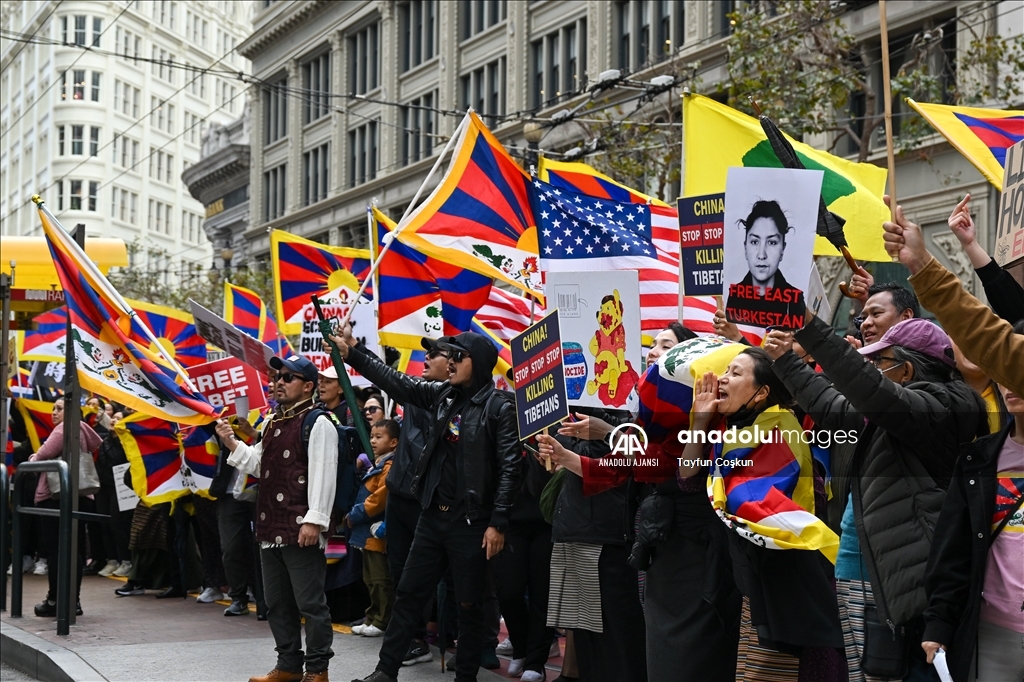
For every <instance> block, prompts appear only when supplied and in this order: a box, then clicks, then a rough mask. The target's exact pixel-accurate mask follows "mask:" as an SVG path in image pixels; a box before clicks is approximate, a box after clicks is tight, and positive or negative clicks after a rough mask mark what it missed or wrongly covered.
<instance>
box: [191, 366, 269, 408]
mask: <svg viewBox="0 0 1024 682" xmlns="http://www.w3.org/2000/svg"><path fill="white" fill-rule="evenodd" d="M188 373H189V376H190V377H191V378H192V382H193V383H195V385H196V388H197V389H198V390H199V392H200V393H202V394H203V395H204V396H205V397H206V399H207V400H209V401H210V404H211V405H213V406H214V407H220V406H222V405H224V406H227V409H226V410H225V411H224V413H223V414H222V415H221V416H223V417H227V416H229V415H232V414H235V413H236V411H235V403H236V401H238V400H239V399H240V398H245V399H246V401H247V403H248V407H247V409H246V410H245V412H244V413H243V414H242V416H243V417H245V416H246V415H248V414H249V410H250V409H259V408H263V407H266V406H267V398H266V395H265V394H264V392H263V379H262V378H261V377H260V375H259V372H257V371H256V370H255V369H254V368H252V367H250V366H249V365H247V364H245V363H244V362H242V361H241V360H239V359H238V358H224V359H222V360H214V361H213V362H206V363H203V364H202V365H196V366H195V367H192V368H191V369H190V370H189V371H188Z"/></svg>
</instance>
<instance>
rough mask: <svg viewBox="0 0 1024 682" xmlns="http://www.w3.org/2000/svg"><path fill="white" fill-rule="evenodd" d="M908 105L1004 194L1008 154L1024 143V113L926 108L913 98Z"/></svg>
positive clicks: (933, 105) (938, 105)
mask: <svg viewBox="0 0 1024 682" xmlns="http://www.w3.org/2000/svg"><path fill="white" fill-rule="evenodd" d="M907 104H909V105H910V106H911V107H912V108H913V109H914V111H916V112H917V113H919V114H921V116H922V117H924V119H925V120H926V121H928V123H930V124H931V125H932V127H933V128H935V130H937V131H939V133H941V134H942V136H943V137H944V138H946V139H947V140H949V143H950V144H951V145H953V147H954V148H955V149H956V150H957V151H958V152H960V153H961V154H963V155H964V157H965V158H966V159H967V160H968V161H970V162H971V163H972V164H974V167H975V168H977V169H978V170H979V171H980V172H981V174H982V175H984V176H985V179H986V180H988V181H989V182H991V183H992V184H993V185H995V186H996V189H998V190H1000V191H1002V189H1003V166H1005V165H1006V150H1007V149H1009V148H1010V147H1012V146H1013V145H1015V144H1016V143H1018V142H1020V141H1021V140H1024V111H1004V110H1001V109H980V108H977V107H955V106H949V105H946V104H926V103H923V102H915V101H914V100H912V99H910V98H907Z"/></svg>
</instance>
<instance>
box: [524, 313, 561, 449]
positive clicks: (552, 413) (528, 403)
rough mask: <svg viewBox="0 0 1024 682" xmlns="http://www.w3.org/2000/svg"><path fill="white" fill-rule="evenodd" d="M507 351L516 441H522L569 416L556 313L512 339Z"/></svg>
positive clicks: (545, 317)
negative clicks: (510, 353) (513, 395)
mask: <svg viewBox="0 0 1024 682" xmlns="http://www.w3.org/2000/svg"><path fill="white" fill-rule="evenodd" d="M511 348H512V382H513V383H514V384H515V387H516V415H517V418H518V419H517V421H518V424H519V438H520V439H523V440H525V439H526V438H529V437H530V436H532V435H533V434H535V433H538V432H540V431H543V430H544V429H546V428H547V427H549V426H551V425H552V424H557V423H558V422H560V421H562V420H563V419H565V418H566V417H568V416H569V401H568V399H567V398H566V395H565V373H564V371H563V368H562V337H561V334H560V333H559V326H558V311H557V310H552V311H551V312H550V313H548V314H547V315H545V316H544V318H543V319H541V320H540V321H539V322H537V323H536V324H534V325H533V326H531V327H528V328H527V329H526V331H524V332H523V333H522V334H519V335H518V336H516V337H515V338H513V339H512V343H511Z"/></svg>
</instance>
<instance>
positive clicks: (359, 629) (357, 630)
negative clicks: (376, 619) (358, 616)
mask: <svg viewBox="0 0 1024 682" xmlns="http://www.w3.org/2000/svg"><path fill="white" fill-rule="evenodd" d="M364 627H365V626H364V625H363V624H362V623H360V624H359V625H353V626H352V634H353V635H361V634H363V628H364Z"/></svg>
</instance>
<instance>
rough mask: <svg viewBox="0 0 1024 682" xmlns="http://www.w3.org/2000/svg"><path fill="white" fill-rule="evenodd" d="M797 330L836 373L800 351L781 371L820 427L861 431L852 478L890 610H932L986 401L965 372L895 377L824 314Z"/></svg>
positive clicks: (880, 602)
mask: <svg viewBox="0 0 1024 682" xmlns="http://www.w3.org/2000/svg"><path fill="white" fill-rule="evenodd" d="M796 340H797V341H799V342H800V345H801V346H803V347H804V349H805V350H806V351H807V352H808V353H810V354H811V355H812V356H814V358H815V360H817V361H818V364H820V365H821V367H822V368H823V369H824V371H825V373H826V374H827V375H828V379H826V378H825V376H824V375H821V374H816V373H815V372H814V370H812V369H810V368H808V367H807V366H806V365H804V364H803V363H802V362H801V361H800V359H799V358H797V357H796V355H795V354H793V353H786V354H785V355H784V356H782V357H781V358H779V360H778V361H776V363H775V366H774V369H775V372H776V374H778V375H779V377H780V378H781V379H782V380H783V382H785V384H786V387H787V388H788V389H789V390H790V391H791V392H792V393H793V395H794V396H795V397H796V399H797V402H798V403H799V404H800V407H802V408H803V409H804V410H805V411H806V412H807V413H809V414H810V415H811V417H812V418H813V419H814V422H815V424H816V425H817V426H818V427H819V428H823V429H829V430H831V431H832V432H833V435H835V432H836V431H838V430H844V431H847V432H853V433H856V434H857V438H858V444H857V449H856V452H855V454H854V457H853V461H852V463H851V470H850V485H851V491H852V493H853V504H854V515H855V518H856V521H857V536H858V539H859V540H860V549H861V553H862V554H863V557H864V564H865V565H866V566H867V570H868V576H869V577H870V580H871V587H872V590H873V592H874V598H875V602H876V604H877V606H878V609H879V613H880V615H881V617H882V620H883V621H885V620H890V621H892V623H894V624H896V623H906V622H908V621H910V620H911V619H913V618H915V617H917V616H920V615H921V613H922V612H923V611H924V607H925V604H926V599H925V593H924V574H925V568H926V566H927V563H928V554H929V551H930V548H931V541H932V532H933V530H934V528H935V523H936V521H937V519H938V515H939V510H940V509H941V507H942V501H943V499H944V498H945V490H946V488H947V487H948V486H949V481H950V477H951V476H952V474H953V467H954V465H955V463H956V458H957V455H958V454H959V452H960V446H961V445H962V444H965V443H970V442H971V441H972V440H974V438H975V437H976V436H977V435H984V434H985V433H986V432H987V429H988V427H987V416H986V414H985V404H984V402H983V401H982V400H981V397H980V396H979V395H978V394H977V393H975V392H974V391H973V390H972V389H971V388H970V387H968V386H967V385H966V384H964V383H963V382H961V381H954V382H951V383H948V384H935V383H926V382H912V383H910V384H908V385H906V386H900V385H898V384H896V383H894V382H892V381H889V380H888V379H887V378H885V376H884V375H882V373H881V372H879V371H878V370H877V369H876V368H875V367H874V366H873V365H872V364H871V363H869V362H866V361H865V360H864V358H863V357H862V356H861V355H860V354H859V353H858V352H857V351H856V350H854V348H853V347H852V346H850V345H849V344H848V343H847V342H846V341H844V340H843V339H841V338H840V337H838V336H836V334H835V333H834V332H833V331H832V328H831V327H829V326H828V325H826V324H825V323H824V322H821V321H820V320H818V319H815V320H814V321H813V322H812V323H811V324H810V325H808V326H807V327H805V328H804V329H802V330H800V331H798V332H797V333H796ZM830 380H831V383H830Z"/></svg>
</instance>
